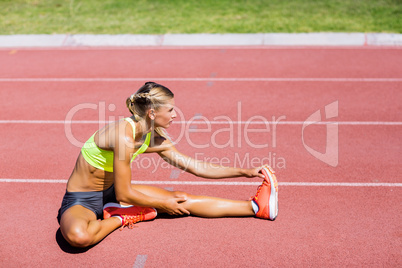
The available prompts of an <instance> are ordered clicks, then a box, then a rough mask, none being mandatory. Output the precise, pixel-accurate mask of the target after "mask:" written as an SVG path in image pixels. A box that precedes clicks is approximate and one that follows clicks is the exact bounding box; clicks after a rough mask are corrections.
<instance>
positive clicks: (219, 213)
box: [132, 185, 255, 218]
mask: <svg viewBox="0 0 402 268" xmlns="http://www.w3.org/2000/svg"><path fill="white" fill-rule="evenodd" d="M132 187H133V189H134V190H137V191H139V192H142V193H143V194H146V195H148V196H152V197H154V198H161V199H168V198H178V197H185V198H186V201H185V202H183V203H182V205H183V206H184V208H185V209H187V210H188V211H190V213H191V215H195V216H199V217H206V218H216V217H239V216H254V215H255V213H254V210H253V207H252V204H251V201H238V200H230V199H223V198H217V197H210V196H198V195H191V194H188V193H185V192H180V191H174V192H172V191H168V190H165V189H161V188H158V187H153V186H148V185H132ZM158 212H159V213H164V211H158Z"/></svg>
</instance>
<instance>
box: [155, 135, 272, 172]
mask: <svg viewBox="0 0 402 268" xmlns="http://www.w3.org/2000/svg"><path fill="white" fill-rule="evenodd" d="M163 143H164V144H163V145H164V146H163V149H162V150H161V151H159V152H158V154H159V155H160V156H161V157H162V158H163V159H164V160H165V161H166V162H168V163H169V164H171V165H173V166H175V167H178V168H180V169H182V170H184V171H186V172H189V173H191V174H193V175H195V176H198V177H203V178H208V179H223V178H234V177H248V178H252V177H260V178H264V175H262V174H261V173H259V172H260V171H261V169H262V166H261V167H258V168H252V169H244V168H234V167H225V166H220V165H215V164H212V163H209V162H204V161H199V160H196V159H193V158H191V157H189V156H187V155H184V154H182V153H180V152H179V151H178V150H177V149H176V148H175V147H174V146H173V144H172V143H171V141H169V140H165V141H164V142H163ZM168 143H169V144H168Z"/></svg>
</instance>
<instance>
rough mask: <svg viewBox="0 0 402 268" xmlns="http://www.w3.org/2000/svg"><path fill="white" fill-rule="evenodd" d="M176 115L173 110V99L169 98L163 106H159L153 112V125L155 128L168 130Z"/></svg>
mask: <svg viewBox="0 0 402 268" xmlns="http://www.w3.org/2000/svg"><path fill="white" fill-rule="evenodd" d="M176 116H177V114H176V111H175V110H174V99H173V98H171V99H170V100H168V101H167V102H166V103H165V104H164V105H162V106H160V107H159V108H158V109H157V110H155V111H154V117H155V119H154V123H155V127H163V128H168V127H170V125H171V124H172V122H173V119H174V118H176Z"/></svg>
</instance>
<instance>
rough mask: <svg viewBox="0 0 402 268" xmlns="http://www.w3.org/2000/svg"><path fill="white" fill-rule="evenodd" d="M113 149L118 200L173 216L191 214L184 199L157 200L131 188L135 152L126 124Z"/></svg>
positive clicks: (120, 130)
mask: <svg viewBox="0 0 402 268" xmlns="http://www.w3.org/2000/svg"><path fill="white" fill-rule="evenodd" d="M120 125H122V126H119V130H118V131H119V132H118V133H123V134H120V135H116V139H115V142H114V144H115V146H114V147H113V152H114V159H113V173H114V185H115V193H116V199H117V201H119V202H124V203H128V204H132V205H137V206H143V207H153V208H156V209H161V210H164V211H166V212H167V213H169V214H172V215H183V214H190V212H188V211H187V210H186V209H184V208H183V206H182V205H181V204H180V203H181V202H184V201H186V200H185V199H183V198H172V199H157V198H153V197H151V196H148V195H145V194H143V193H141V192H138V191H136V190H134V189H133V188H132V187H131V167H130V163H131V157H132V155H133V153H134V151H135V148H134V139H133V135H132V132H131V131H127V130H126V129H128V128H125V126H124V125H125V124H120Z"/></svg>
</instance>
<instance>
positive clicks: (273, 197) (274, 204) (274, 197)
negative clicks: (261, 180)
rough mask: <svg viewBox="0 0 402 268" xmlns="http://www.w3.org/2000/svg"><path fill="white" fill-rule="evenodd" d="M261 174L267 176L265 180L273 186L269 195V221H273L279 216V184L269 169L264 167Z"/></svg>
mask: <svg viewBox="0 0 402 268" xmlns="http://www.w3.org/2000/svg"><path fill="white" fill-rule="evenodd" d="M261 172H262V174H263V175H264V176H265V180H266V181H267V182H269V183H270V185H271V194H270V195H269V219H270V220H272V221H273V220H275V219H276V217H277V216H278V192H277V191H276V190H275V183H276V184H277V183H278V182H277V180H276V177H275V175H273V173H272V172H271V171H270V170H269V169H268V168H265V167H264V168H263V169H262V170H261ZM267 177H268V179H267Z"/></svg>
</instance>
